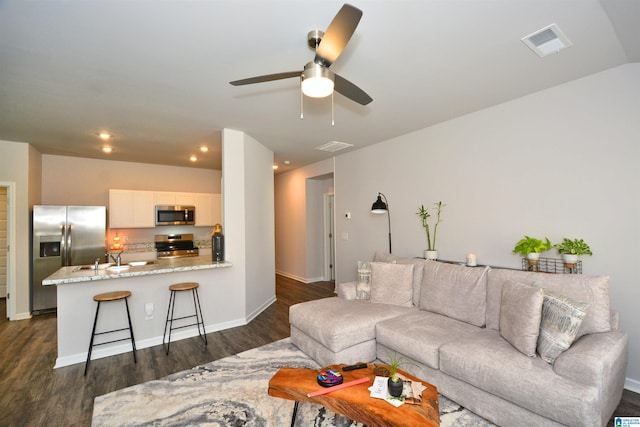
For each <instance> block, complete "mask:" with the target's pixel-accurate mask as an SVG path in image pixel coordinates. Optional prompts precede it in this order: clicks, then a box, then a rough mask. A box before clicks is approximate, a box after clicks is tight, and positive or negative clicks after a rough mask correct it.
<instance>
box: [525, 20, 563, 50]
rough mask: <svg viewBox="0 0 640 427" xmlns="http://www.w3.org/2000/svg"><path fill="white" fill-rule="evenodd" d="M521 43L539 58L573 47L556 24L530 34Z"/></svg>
mask: <svg viewBox="0 0 640 427" xmlns="http://www.w3.org/2000/svg"><path fill="white" fill-rule="evenodd" d="M522 41H523V42H524V44H526V45H527V46H528V47H529V48H530V49H531V50H532V51H534V52H535V53H536V54H537V55H538V56H539V57H541V58H543V57H545V56H547V55H551V54H552V53H556V52H560V51H561V50H562V49H565V48H567V47H569V46H571V45H573V43H571V41H569V39H568V38H567V37H566V36H565V35H564V33H563V32H562V31H561V30H560V28H558V26H557V25H556V24H551V25H549V26H547V27H544V28H543V29H541V30H538V31H536V32H535V33H531V34H529V35H528V36H526V37H523V38H522Z"/></svg>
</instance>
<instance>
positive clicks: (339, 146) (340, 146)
mask: <svg viewBox="0 0 640 427" xmlns="http://www.w3.org/2000/svg"><path fill="white" fill-rule="evenodd" d="M349 147H353V144H349V143H347V142H340V141H331V142H327V143H326V144H322V145H320V146H318V147H316V150H320V151H328V152H330V153H335V152H336V151H340V150H344V149H345V148H349Z"/></svg>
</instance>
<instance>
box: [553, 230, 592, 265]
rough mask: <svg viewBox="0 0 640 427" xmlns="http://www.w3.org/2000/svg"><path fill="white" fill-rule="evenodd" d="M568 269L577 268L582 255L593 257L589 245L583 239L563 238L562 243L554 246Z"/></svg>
mask: <svg viewBox="0 0 640 427" xmlns="http://www.w3.org/2000/svg"><path fill="white" fill-rule="evenodd" d="M553 246H554V247H555V248H556V249H557V250H558V253H559V254H560V256H561V257H562V261H563V262H564V264H565V267H567V268H575V266H576V264H577V262H578V257H579V256H580V255H593V253H592V252H591V248H590V247H589V245H588V244H587V243H586V242H585V241H584V240H582V239H573V240H571V239H568V238H566V237H565V238H563V239H562V242H560V243H556V244H555V245H553Z"/></svg>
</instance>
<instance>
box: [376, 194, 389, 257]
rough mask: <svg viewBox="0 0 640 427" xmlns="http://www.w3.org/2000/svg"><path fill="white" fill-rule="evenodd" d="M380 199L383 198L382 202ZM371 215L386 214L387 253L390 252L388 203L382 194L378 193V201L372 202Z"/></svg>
mask: <svg viewBox="0 0 640 427" xmlns="http://www.w3.org/2000/svg"><path fill="white" fill-rule="evenodd" d="M382 197H384V202H383V201H382ZM371 213H374V214H384V213H386V214H387V219H388V220H389V253H392V252H391V214H390V213H389V202H388V201H387V196H385V195H384V194H382V193H378V199H377V200H376V201H375V202H373V205H371Z"/></svg>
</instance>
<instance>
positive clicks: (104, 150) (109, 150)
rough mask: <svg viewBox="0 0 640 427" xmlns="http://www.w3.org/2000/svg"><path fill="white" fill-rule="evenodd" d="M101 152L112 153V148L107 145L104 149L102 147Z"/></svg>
mask: <svg viewBox="0 0 640 427" xmlns="http://www.w3.org/2000/svg"><path fill="white" fill-rule="evenodd" d="M102 151H103V152H105V153H107V154H108V153H110V152H111V151H113V148H111V147H109V146H108V145H105V146H104V147H102Z"/></svg>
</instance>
